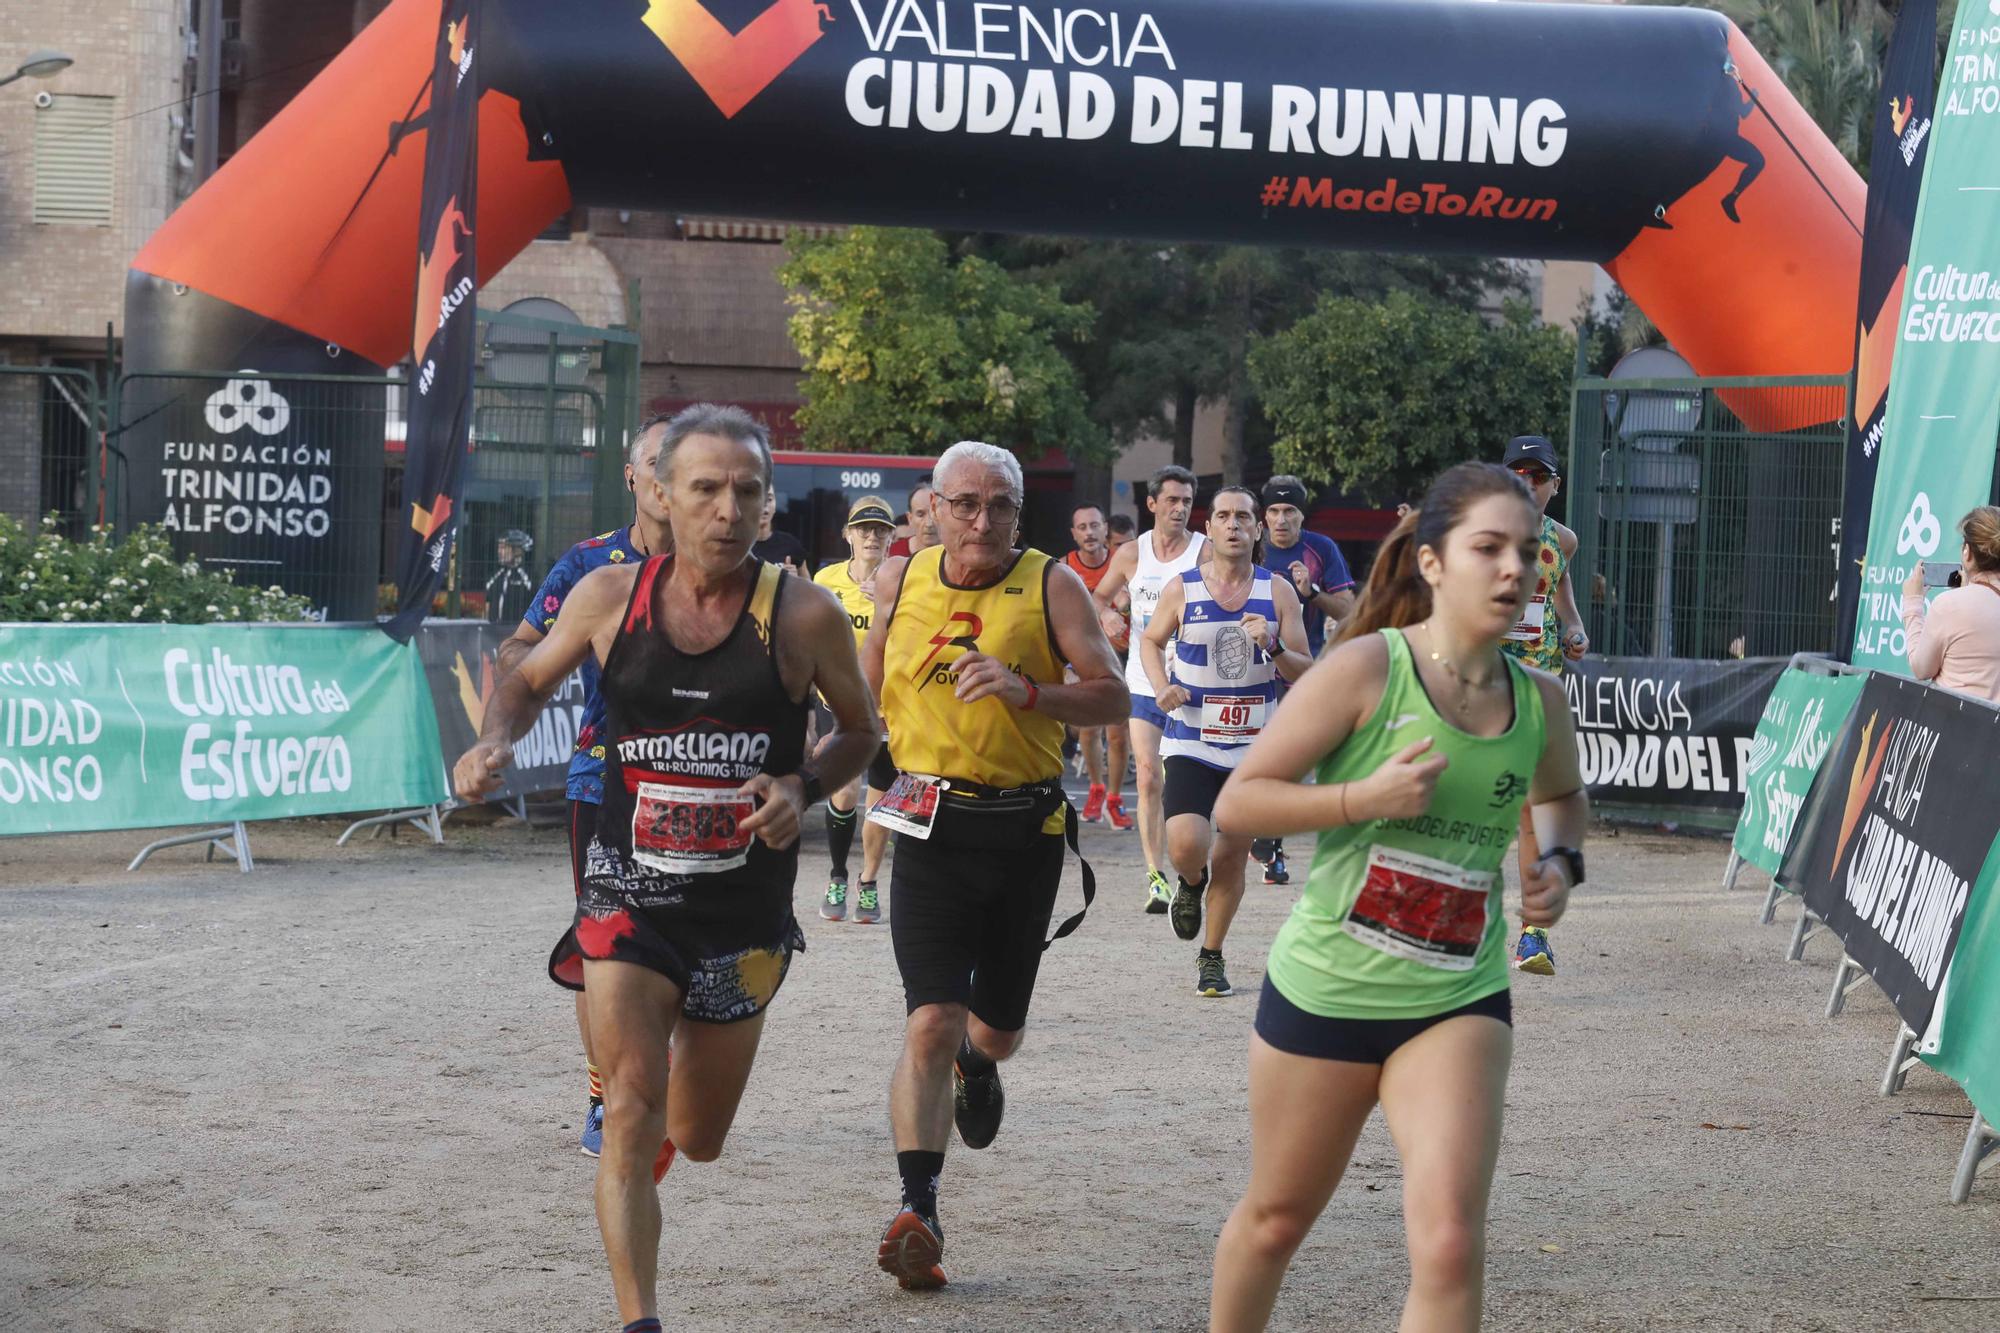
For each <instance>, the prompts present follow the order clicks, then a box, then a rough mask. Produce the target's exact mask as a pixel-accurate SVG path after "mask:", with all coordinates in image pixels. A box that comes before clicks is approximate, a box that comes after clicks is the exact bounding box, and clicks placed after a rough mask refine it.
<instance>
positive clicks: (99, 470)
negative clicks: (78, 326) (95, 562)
mask: <svg viewBox="0 0 2000 1333" xmlns="http://www.w3.org/2000/svg"><path fill="white" fill-rule="evenodd" d="M0 460H4V466H0V513H4V514H11V515H13V516H14V517H15V518H17V519H20V520H21V521H22V522H24V523H26V524H28V525H29V526H30V527H33V526H34V525H35V524H36V523H37V522H39V520H40V519H41V518H42V517H43V516H44V515H48V514H53V515H55V518H56V525H57V530H58V531H60V532H61V533H62V534H63V535H64V536H65V537H70V538H77V537H81V536H83V535H85V534H86V533H87V532H88V530H89V529H90V527H91V525H93V524H96V523H106V522H112V521H115V518H116V515H115V514H114V513H112V512H109V511H108V510H107V509H106V507H105V505H104V503H103V496H104V493H105V492H104V487H103V485H102V481H103V478H104V474H105V471H106V466H107V462H108V459H107V457H106V453H105V448H104V395H103V393H102V391H101V389H100V386H99V384H98V380H97V377H96V376H95V375H93V374H92V373H91V372H89V371H87V370H80V369H75V368H71V367H63V366H0Z"/></svg>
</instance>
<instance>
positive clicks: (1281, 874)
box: [1264, 847, 1292, 884]
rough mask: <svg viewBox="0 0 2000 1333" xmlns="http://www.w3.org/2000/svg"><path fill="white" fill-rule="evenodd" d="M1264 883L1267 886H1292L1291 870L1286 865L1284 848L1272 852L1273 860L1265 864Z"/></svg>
mask: <svg viewBox="0 0 2000 1333" xmlns="http://www.w3.org/2000/svg"><path fill="white" fill-rule="evenodd" d="M1264 882H1265V883H1266V884H1290V883H1291V882H1292V872H1291V869H1290V867H1288V866H1287V865H1286V864H1285V849H1284V848H1282V847H1280V848H1279V849H1278V850H1277V851H1275V852H1272V853H1271V859H1270V860H1269V861H1267V862H1265V864H1264Z"/></svg>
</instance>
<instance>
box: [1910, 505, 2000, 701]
mask: <svg viewBox="0 0 2000 1333" xmlns="http://www.w3.org/2000/svg"><path fill="white" fill-rule="evenodd" d="M1958 531H1959V535H1960V536H1962V537H1963V538H1964V546H1963V547H1962V548H1961V549H1960V552H1959V560H1960V574H1959V576H1958V584H1957V586H1955V587H1948V588H1947V589H1946V590H1945V591H1944V592H1942V593H1939V594H1938V597H1937V600H1936V601H1934V602H1932V603H1931V604H1930V605H1929V606H1928V607H1926V606H1925V604H1924V589H1925V587H1926V586H1927V583H1928V580H1927V578H1926V574H1927V572H1928V573H1929V574H1930V575H1931V577H1936V575H1937V573H1938V571H1937V570H1936V569H1934V568H1932V565H1933V562H1929V561H1926V562H1923V563H1920V564H1918V565H1917V566H1916V568H1914V569H1912V570H1911V571H1910V577H1909V579H1908V580H1907V581H1906V582H1905V583H1904V584H1903V634H1904V638H1905V639H1906V640H1907V645H1908V647H1907V651H1908V653H1909V657H1910V674H1911V675H1912V676H1914V677H1916V678H1917V679H1918V680H1927V681H1930V682H1931V683H1932V684H1934V685H1938V686H1942V687H1943V688H1945V689H1947V690H1957V691H1958V692H1960V693H1961V694H1970V695H1975V696H1977V697H1979V698H1981V699H1989V700H1993V701H1996V702H2000V508H1996V507H1995V506H1993V505H1980V506H1979V507H1978V508H1977V509H1974V510H1973V511H1972V512H1971V513H1969V514H1967V515H1966V516H1965V517H1964V518H1963V519H1961V520H1960V521H1959V524H1958Z"/></svg>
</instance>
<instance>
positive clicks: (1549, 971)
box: [1514, 926, 1556, 977]
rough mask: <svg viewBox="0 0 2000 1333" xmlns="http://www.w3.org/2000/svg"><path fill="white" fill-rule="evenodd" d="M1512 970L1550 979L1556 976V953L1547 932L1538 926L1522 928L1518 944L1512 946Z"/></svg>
mask: <svg viewBox="0 0 2000 1333" xmlns="http://www.w3.org/2000/svg"><path fill="white" fill-rule="evenodd" d="M1514 968H1515V970H1516V971H1519V972H1532V973H1534V974H1535V975H1536V976H1538V977H1552V976H1554V975H1555V974H1556V951H1555V947H1554V946H1553V945H1551V944H1550V943H1549V932H1548V931H1546V930H1543V929H1542V928H1541V927H1540V926H1523V927H1522V928H1521V940H1520V943H1518V944H1516V945H1515V946H1514Z"/></svg>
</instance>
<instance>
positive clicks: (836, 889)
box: [819, 879, 847, 921]
mask: <svg viewBox="0 0 2000 1333" xmlns="http://www.w3.org/2000/svg"><path fill="white" fill-rule="evenodd" d="M819 914H820V915H821V916H823V917H825V918H826V919H827V920H828V921H845V920H847V881H846V880H844V879H836V880H829V881H828V882H827V886H826V897H824V898H822V899H820V904H819Z"/></svg>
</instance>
